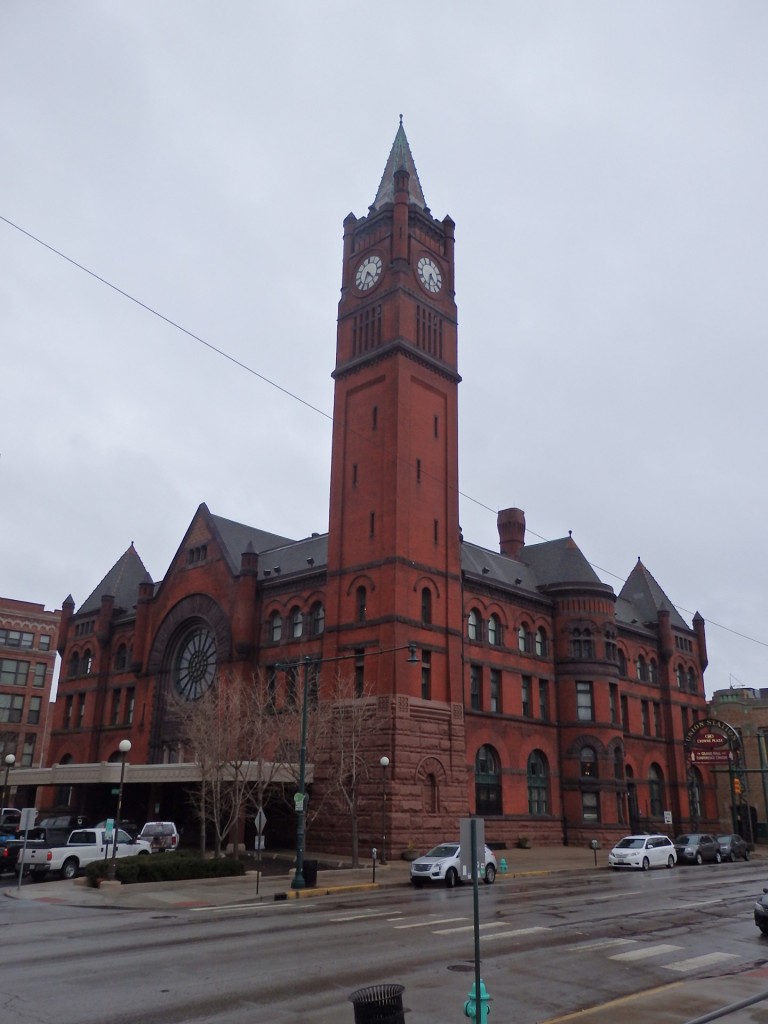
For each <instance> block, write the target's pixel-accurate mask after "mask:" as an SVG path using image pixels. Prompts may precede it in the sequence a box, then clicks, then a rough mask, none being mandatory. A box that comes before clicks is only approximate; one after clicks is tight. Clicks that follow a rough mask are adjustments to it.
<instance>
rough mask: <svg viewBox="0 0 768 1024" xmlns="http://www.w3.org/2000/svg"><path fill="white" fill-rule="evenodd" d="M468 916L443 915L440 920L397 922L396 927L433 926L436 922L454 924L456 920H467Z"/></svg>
mask: <svg viewBox="0 0 768 1024" xmlns="http://www.w3.org/2000/svg"><path fill="white" fill-rule="evenodd" d="M466 920H467V919H466V917H443V918H441V919H440V920H438V921H417V922H416V923H415V924H396V925H395V928H397V929H400V930H402V929H404V928H431V927H432V925H435V924H452V923H453V922H454V921H466Z"/></svg>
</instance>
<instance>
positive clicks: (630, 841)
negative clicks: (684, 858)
mask: <svg viewBox="0 0 768 1024" xmlns="http://www.w3.org/2000/svg"><path fill="white" fill-rule="evenodd" d="M676 863H677V852H676V850H675V847H674V845H673V843H672V840H671V839H670V838H669V836H664V835H651V836H646V835H641V836H624V838H623V839H620V840H619V842H618V843H616V845H615V846H614V848H613V849H612V850H611V852H610V853H609V854H608V864H609V865H610V866H611V867H612V868H613V869H614V870H616V871H618V869H619V868H639V869H640V870H641V871H648V869H649V868H673V867H674V866H675V864H676Z"/></svg>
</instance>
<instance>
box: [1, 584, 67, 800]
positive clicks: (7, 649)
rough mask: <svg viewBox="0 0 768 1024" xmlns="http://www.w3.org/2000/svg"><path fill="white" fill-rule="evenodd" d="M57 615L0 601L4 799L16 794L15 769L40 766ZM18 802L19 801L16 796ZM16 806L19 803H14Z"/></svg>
mask: <svg viewBox="0 0 768 1024" xmlns="http://www.w3.org/2000/svg"><path fill="white" fill-rule="evenodd" d="M60 615H61V612H59V611H46V610H45V606H44V605H42V604H34V603H33V602H32V601H16V600H13V599H12V598H8V597H1V598H0V771H1V772H2V781H3V782H4V780H5V768H6V766H7V765H8V762H7V761H6V758H10V757H12V758H14V759H15V760H14V762H13V765H12V767H11V768H10V770H9V772H8V789H9V790H10V793H8V794H3V796H4V797H8V796H11V795H12V794H13V795H14V796H15V795H16V789H17V769H20V768H32V767H40V766H41V765H42V764H44V763H45V762H44V755H45V746H46V735H47V728H48V725H49V718H48V713H49V706H50V701H51V685H52V683H53V676H54V669H55V664H56V646H57V643H58V635H59V618H60ZM18 796H19V798H21V797H22V796H23V794H22V793H19V794H18ZM16 803H17V805H18V806H21V803H19V802H18V801H16Z"/></svg>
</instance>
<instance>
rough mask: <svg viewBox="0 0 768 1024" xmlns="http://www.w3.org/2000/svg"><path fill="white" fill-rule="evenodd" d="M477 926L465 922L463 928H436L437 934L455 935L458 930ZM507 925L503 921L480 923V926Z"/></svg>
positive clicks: (467, 930) (496, 926) (466, 930)
mask: <svg viewBox="0 0 768 1024" xmlns="http://www.w3.org/2000/svg"><path fill="white" fill-rule="evenodd" d="M474 927H475V926H474V925H473V924H465V925H463V926H462V927H461V928H435V931H434V934H435V935H453V934H455V933H456V932H471V931H472V929H473V928H474ZM504 927H506V926H505V924H504V922H503V921H489V922H488V924H480V925H478V928H504Z"/></svg>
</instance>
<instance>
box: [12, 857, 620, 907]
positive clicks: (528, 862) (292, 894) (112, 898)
mask: <svg viewBox="0 0 768 1024" xmlns="http://www.w3.org/2000/svg"><path fill="white" fill-rule="evenodd" d="M496 858H497V860H498V863H499V867H500V870H499V873H498V875H497V876H496V884H502V885H503V884H504V881H505V880H506V879H511V878H520V877H522V876H526V875H544V874H550V873H552V872H557V871H570V872H588V871H595V870H608V868H607V863H606V858H607V853H606V851H604V850H598V851H597V865H596V864H595V855H594V852H593V851H592V850H590V849H584V848H583V847H574V846H553V847H541V848H539V849H533V850H517V849H515V850H499V851H496ZM305 859H306V860H317V861H318V863H319V870H318V873H317V885H316V886H315V887H314V888H311V889H298V890H296V889H291V879H292V876H293V872H292V871H291V870H289V867H288V865H289V864H290V855H286V871H285V874H277V875H275V874H269V875H264V874H261V873H257V872H256V871H248V872H247V873H246V874H245V875H243V876H240V877H238V878H205V879H193V880H190V881H182V882H147V883H143V884H141V885H121V884H120V883H119V882H108V883H104V884H102V886H101V887H100V888H98V889H91V888H89V887H87V886H85V885H84V884H83V879H75V880H74V881H68V882H64V881H58V880H57V881H49V882H36V883H35V882H29V881H26V882H24V884H23V885H22V886H21V887H20V888H19V889H17V888H16V886H15V885H14V886H13V887H10V888H8V889H6V890H5V895H6V896H7V897H9V898H10V899H20V900H34V901H38V902H42V903H62V904H65V905H69V906H79V907H113V908H122V909H125V910H153V909H156V908H158V907H163V908H166V909H167V908H169V907H178V908H184V907H187V908H191V907H217V906H224V905H228V904H237V903H246V904H247V903H257V902H258V903H260V902H263V901H267V900H268V901H272V900H284V899H310V898H315V897H319V896H326V895H329V894H332V893H338V892H344V891H350V890H365V889H378V888H383V887H385V886H393V885H401V886H406V885H408V884H409V879H410V867H411V865H410V863H409V862H408V861H404V860H394V861H388V862H387V863H386V864H377V865H376V881H375V882H374V881H373V870H372V865H371V863H370V861H369V862H368V863H367V864H365V865H364V866H363V867H359V868H351V867H349V866H348V865H347V864H345V862H344V861H343V860H341V859H340V860H338V861H336V862H335V861H334V860H333V859H332V858H329V857H326V856H323V855H322V854H312V853H307V854H306V858H305ZM502 860H504V861H505V862H506V865H507V870H506V872H505V871H503V870H501V868H502Z"/></svg>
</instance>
